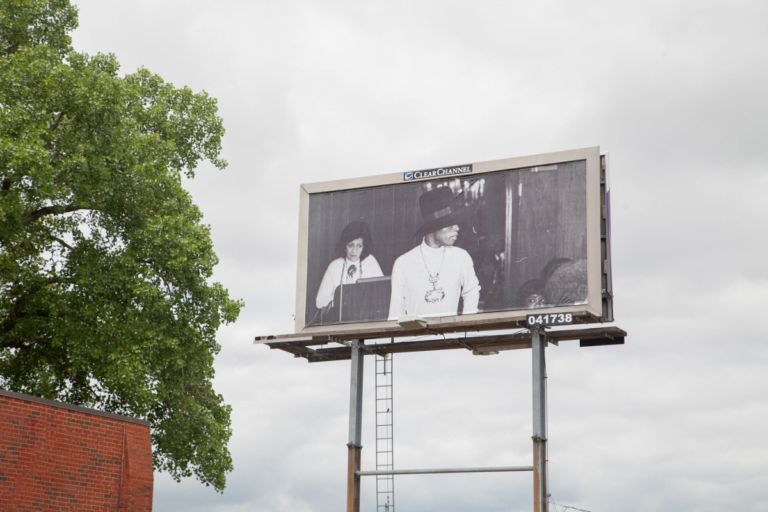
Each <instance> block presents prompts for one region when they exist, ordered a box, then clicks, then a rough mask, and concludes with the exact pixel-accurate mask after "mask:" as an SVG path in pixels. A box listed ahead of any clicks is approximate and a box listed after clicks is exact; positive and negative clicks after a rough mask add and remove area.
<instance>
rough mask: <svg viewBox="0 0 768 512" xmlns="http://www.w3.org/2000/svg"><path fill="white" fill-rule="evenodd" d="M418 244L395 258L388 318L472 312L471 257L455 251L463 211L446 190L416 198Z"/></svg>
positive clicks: (476, 293)
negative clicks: (417, 204) (418, 213)
mask: <svg viewBox="0 0 768 512" xmlns="http://www.w3.org/2000/svg"><path fill="white" fill-rule="evenodd" d="M419 209H420V210H421V216H422V224H421V226H420V227H419V229H418V231H417V235H421V236H422V240H421V243H420V244H419V245H417V246H416V247H414V248H413V249H411V250H410V251H408V252H406V253H404V254H402V255H400V256H399V257H398V258H397V259H396V260H395V264H394V266H393V267H392V295H391V297H390V304H389V319H390V320H396V319H398V318H400V317H401V316H405V315H417V316H447V315H456V314H458V313H459V311H458V309H459V299H460V298H461V299H462V301H463V310H462V313H463V314H467V313H476V312H477V305H478V302H479V299H480V282H479V281H478V279H477V275H476V274H475V268H474V265H473V263H472V257H471V256H470V255H469V253H468V252H467V251H465V250H464V249H462V248H460V247H455V246H454V244H455V243H456V239H457V238H458V236H459V229H460V228H459V224H460V223H461V222H462V221H463V220H464V219H465V217H466V213H467V212H466V209H465V208H463V207H461V206H457V205H456V204H455V201H454V197H453V193H452V192H451V190H450V189H449V188H448V187H438V188H436V189H433V190H430V191H428V192H425V193H424V194H422V195H421V197H419Z"/></svg>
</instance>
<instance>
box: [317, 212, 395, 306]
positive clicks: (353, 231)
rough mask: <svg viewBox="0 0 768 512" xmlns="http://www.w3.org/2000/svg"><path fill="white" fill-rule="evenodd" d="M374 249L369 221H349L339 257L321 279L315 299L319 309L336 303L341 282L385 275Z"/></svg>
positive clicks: (340, 243)
mask: <svg viewBox="0 0 768 512" xmlns="http://www.w3.org/2000/svg"><path fill="white" fill-rule="evenodd" d="M372 252H373V240H372V239H371V230H370V229H369V228H368V224H366V223H365V222H363V221H359V220H358V221H354V222H350V223H349V224H347V225H346V226H345V227H344V229H343V230H342V231H341V235H340V236H339V241H338V243H337V244H336V255H337V256H338V257H337V258H336V259H334V260H333V261H331V262H330V263H329V264H328V268H327V269H326V270H325V274H323V279H322V281H320V288H319V289H318V290H317V297H316V298H315V305H316V306H317V308H318V309H320V310H325V311H327V310H329V309H330V308H331V307H332V306H333V295H334V293H335V292H336V288H337V287H338V286H339V285H342V284H353V283H356V282H357V280H358V279H360V278H361V277H380V276H383V275H384V274H383V273H382V271H381V267H380V266H379V262H378V261H376V257H375V256H374V255H373V254H371V253H372Z"/></svg>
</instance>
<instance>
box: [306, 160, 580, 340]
mask: <svg viewBox="0 0 768 512" xmlns="http://www.w3.org/2000/svg"><path fill="white" fill-rule="evenodd" d="M586 190H587V172H586V161H585V160H578V161H571V162H562V163H557V164H549V165H543V166H535V167H528V168H521V169H508V170H500V171H495V172H486V173H480V174H476V175H472V174H470V175H463V176H460V177H447V178H445V179H441V178H438V179H432V180H426V181H421V182H410V183H409V182H405V183H398V184H391V185H383V186H376V187H365V188H357V189H348V190H338V191H332V192H322V193H316V194H311V195H310V199H309V214H308V218H309V222H308V230H307V231H308V251H307V283H306V290H307V293H306V318H307V319H308V321H307V326H316V325H328V324H338V323H352V322H368V321H383V320H397V319H399V318H402V317H404V316H418V317H433V316H456V315H468V314H475V313H479V312H498V311H513V310H535V309H538V308H544V307H551V306H568V305H578V304H583V303H585V302H586V301H587V285H588V283H587V207H586V203H587V193H586Z"/></svg>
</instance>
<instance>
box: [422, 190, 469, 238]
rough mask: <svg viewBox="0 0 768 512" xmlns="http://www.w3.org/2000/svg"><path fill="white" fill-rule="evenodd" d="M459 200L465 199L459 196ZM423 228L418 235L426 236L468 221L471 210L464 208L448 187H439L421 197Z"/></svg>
mask: <svg viewBox="0 0 768 512" xmlns="http://www.w3.org/2000/svg"><path fill="white" fill-rule="evenodd" d="M457 197H458V198H461V197H463V195H461V194H459V196H457ZM419 209H420V210H421V220H422V223H421V226H419V229H417V230H416V235H419V236H424V235H426V234H427V233H432V232H434V231H437V230H439V229H442V228H444V227H447V226H453V225H454V224H461V223H462V222H464V221H466V219H467V216H468V214H469V210H468V209H467V208H465V207H464V205H463V204H461V202H459V201H457V198H456V197H454V196H453V192H451V189H450V188H448V187H438V188H435V189H432V190H430V191H428V192H425V193H423V194H422V195H421V197H419Z"/></svg>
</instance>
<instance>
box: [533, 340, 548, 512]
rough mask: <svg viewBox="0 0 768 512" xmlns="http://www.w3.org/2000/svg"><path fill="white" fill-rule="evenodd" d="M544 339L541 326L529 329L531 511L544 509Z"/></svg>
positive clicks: (546, 501) (545, 389) (545, 497)
mask: <svg viewBox="0 0 768 512" xmlns="http://www.w3.org/2000/svg"><path fill="white" fill-rule="evenodd" d="M546 346H547V339H546V335H545V333H544V331H543V329H539V328H534V329H532V330H531V349H532V352H533V371H532V374H533V512H548V510H549V504H548V501H549V500H548V496H547V494H548V491H547V382H546V379H547V366H546V361H545V357H544V353H545V349H546Z"/></svg>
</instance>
